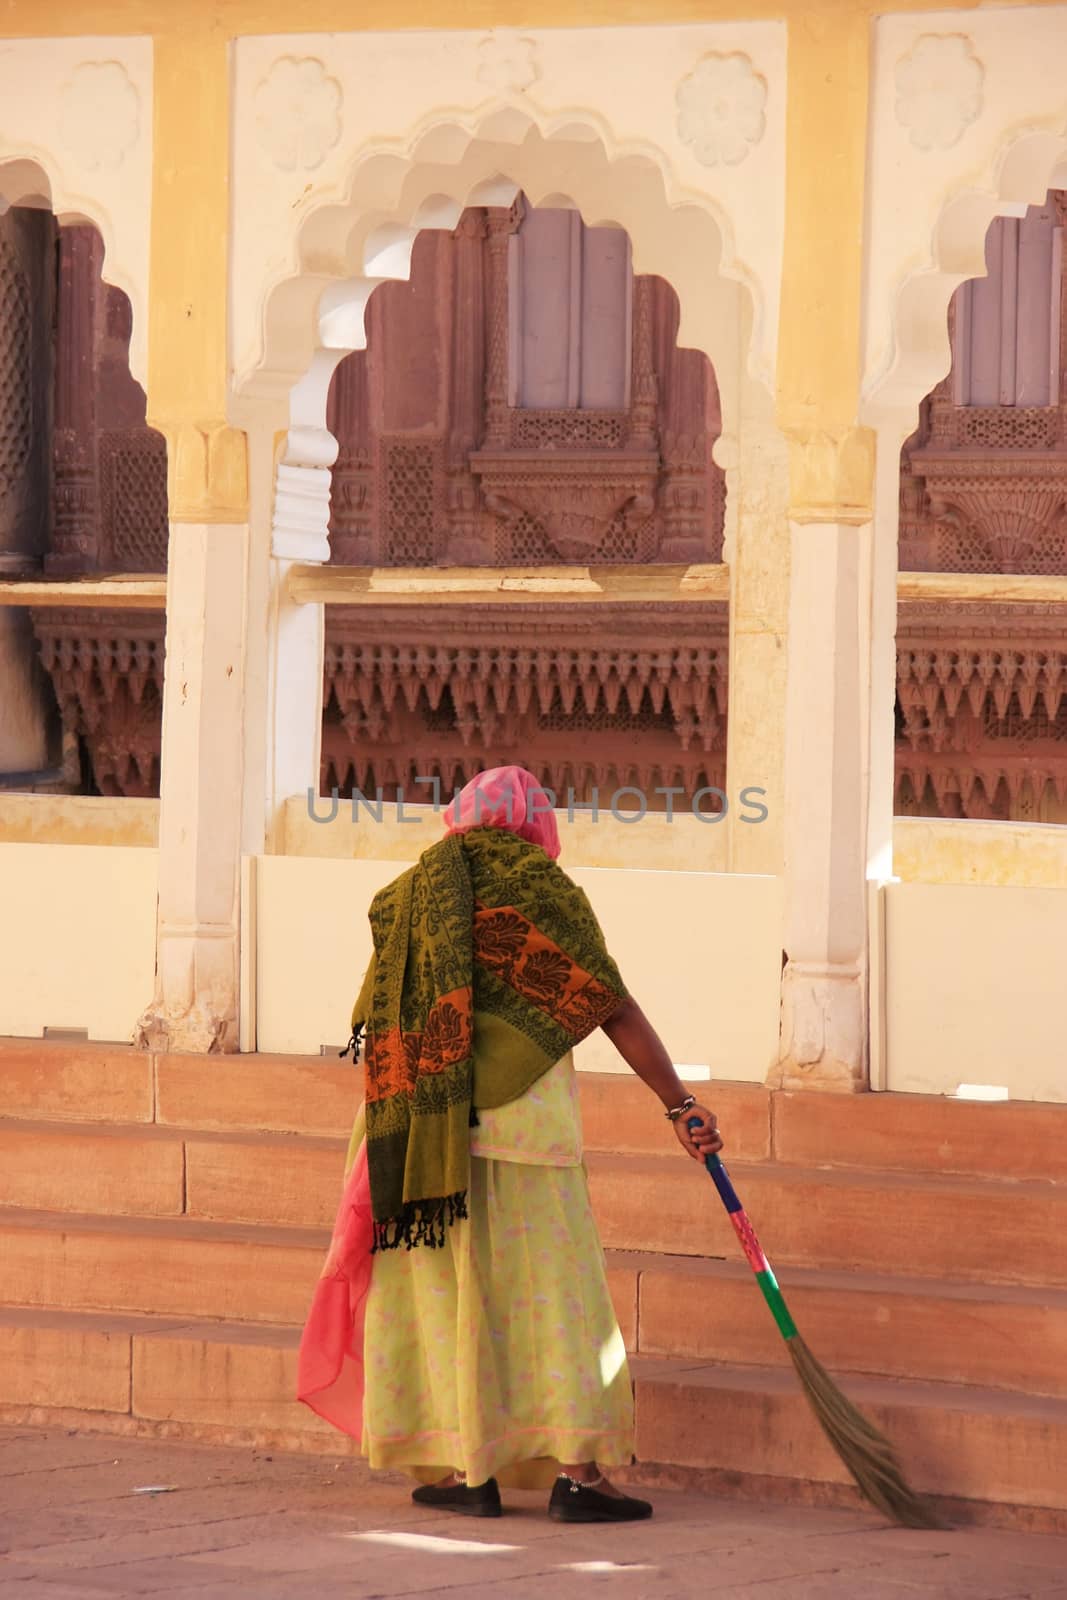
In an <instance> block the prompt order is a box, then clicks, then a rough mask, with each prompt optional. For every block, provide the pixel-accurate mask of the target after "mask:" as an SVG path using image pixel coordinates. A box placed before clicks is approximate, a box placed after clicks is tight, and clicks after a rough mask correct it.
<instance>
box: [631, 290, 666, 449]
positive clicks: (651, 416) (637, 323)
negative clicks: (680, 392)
mask: <svg viewBox="0 0 1067 1600" xmlns="http://www.w3.org/2000/svg"><path fill="white" fill-rule="evenodd" d="M633 286H634V311H633V360H632V362H631V370H632V372H633V392H632V394H631V397H630V448H631V450H649V451H652V450H656V449H658V448H659V440H658V439H657V437H656V405H657V400H658V393H659V391H658V386H657V383H656V368H655V364H654V361H655V357H654V354H653V349H652V281H651V279H650V278H647V277H635V278H634V280H633Z"/></svg>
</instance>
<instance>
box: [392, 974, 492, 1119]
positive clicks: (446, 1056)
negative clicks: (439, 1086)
mask: <svg viewBox="0 0 1067 1600" xmlns="http://www.w3.org/2000/svg"><path fill="white" fill-rule="evenodd" d="M473 1040H474V1026H473V1016H472V1001H471V991H470V990H469V989H467V988H463V989H453V990H452V992H451V994H444V995H442V996H441V997H440V999H439V1000H437V1001H436V1002H435V1004H434V1006H433V1009H432V1010H431V1012H430V1014H429V1016H428V1017H427V1019H426V1027H425V1028H424V1029H423V1031H422V1033H402V1032H401V1030H400V1029H399V1028H390V1029H389V1030H388V1032H386V1033H383V1034H375V1035H373V1036H372V1037H370V1038H368V1040H367V1073H366V1084H367V1100H368V1102H372V1101H376V1100H388V1099H390V1098H391V1097H392V1096H393V1095H397V1094H408V1095H410V1094H413V1093H414V1090H415V1080H416V1078H417V1077H418V1076H419V1074H420V1073H423V1072H444V1070H445V1068H446V1067H451V1066H454V1065H455V1063H456V1062H457V1061H465V1060H466V1059H467V1058H468V1056H469V1055H470V1054H471V1051H472V1049H473Z"/></svg>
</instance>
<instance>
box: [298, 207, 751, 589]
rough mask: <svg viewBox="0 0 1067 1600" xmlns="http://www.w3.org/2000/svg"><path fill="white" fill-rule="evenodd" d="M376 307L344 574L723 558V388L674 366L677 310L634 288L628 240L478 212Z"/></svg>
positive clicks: (348, 454)
mask: <svg viewBox="0 0 1067 1600" xmlns="http://www.w3.org/2000/svg"><path fill="white" fill-rule="evenodd" d="M370 307H371V310H370V312H369V316H368V346H367V350H366V351H365V352H361V353H359V354H356V355H352V356H349V357H348V358H347V359H346V360H345V361H344V362H343V363H342V364H341V366H340V367H339V368H338V371H337V374H336V376H335V379H334V383H333V387H332V390H331V395H330V403H329V411H328V419H329V424H330V427H331V428H332V429H333V431H334V433H335V435H336V437H337V439H338V447H339V454H338V464H337V471H336V473H335V480H334V494H333V501H332V515H331V545H332V555H333V559H334V560H343V561H346V562H353V563H356V564H388V565H409V564H416V563H419V564H434V563H442V564H449V563H467V564H479V563H486V564H499V565H504V564H528V563H536V564H545V563H558V562H560V561H564V562H568V561H573V562H581V563H583V564H585V563H587V562H590V561H593V562H596V561H608V562H626V561H656V560H669V561H688V560H700V561H708V560H716V559H718V557H719V555H720V554H721V549H722V526H723V515H724V505H725V486H724V480H723V475H722V473H721V471H720V470H719V468H718V467H716V466H715V465H714V463H713V462H712V460H711V447H712V445H713V443H714V441H715V439H716V437H717V436H718V433H719V431H720V428H721V418H720V413H719V401H718V391H717V388H716V385H715V379H714V374H713V373H712V371H711V367H710V364H709V363H708V361H707V359H706V358H705V357H704V356H703V355H702V354H701V353H699V352H697V351H686V350H679V349H678V348H677V343H676V336H677V325H678V314H677V302H676V299H675V297H674V294H673V292H672V291H671V289H670V288H669V286H668V285H667V284H664V283H663V282H662V281H661V280H658V279H649V278H637V279H634V278H633V276H632V273H631V271H630V266H629V242H628V240H627V238H626V235H625V234H623V233H620V232H619V231H618V230H615V229H594V230H590V229H586V228H584V227H583V225H582V223H581V221H580V219H579V218H578V217H577V215H576V213H573V212H566V211H558V212H555V211H549V212H535V211H529V212H528V211H527V210H526V208H525V205H524V203H522V202H521V201H520V202H518V203H517V204H516V206H515V207H513V208H511V209H510V210H502V209H495V210H489V211H483V210H472V211H468V212H467V213H465V214H464V217H463V219H462V221H461V223H460V225H459V227H458V228H457V229H456V230H455V231H454V233H452V234H445V233H435V234H428V235H423V236H420V238H419V239H418V240H417V241H416V245H415V250H414V253H413V256H412V271H411V281H410V283H409V284H402V285H401V284H388V285H384V286H382V288H380V289H378V290H376V291H375V293H374V295H373V296H372V297H371V301H370ZM509 401H511V402H514V403H509ZM520 402H521V403H520Z"/></svg>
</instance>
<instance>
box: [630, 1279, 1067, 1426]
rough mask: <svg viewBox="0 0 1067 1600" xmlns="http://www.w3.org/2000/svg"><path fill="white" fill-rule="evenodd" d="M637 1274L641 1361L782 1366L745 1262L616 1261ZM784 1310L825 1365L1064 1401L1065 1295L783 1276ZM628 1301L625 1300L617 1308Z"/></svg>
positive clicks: (777, 1340)
mask: <svg viewBox="0 0 1067 1600" xmlns="http://www.w3.org/2000/svg"><path fill="white" fill-rule="evenodd" d="M612 1259H613V1260H614V1261H615V1263H616V1275H617V1280H618V1281H621V1273H622V1269H623V1267H624V1265H625V1266H626V1267H627V1268H628V1269H629V1270H632V1271H633V1272H635V1274H636V1278H637V1281H636V1284H635V1285H634V1292H635V1294H636V1326H637V1333H636V1337H632V1338H631V1339H630V1341H629V1342H628V1345H627V1348H628V1349H631V1350H636V1351H639V1352H640V1353H641V1354H643V1355H652V1356H669V1357H674V1358H684V1359H692V1360H696V1361H706V1362H728V1363H736V1364H741V1365H745V1364H747V1365H753V1366H755V1365H759V1366H771V1367H775V1366H779V1367H780V1366H783V1365H784V1364H785V1363H786V1361H787V1354H786V1350H785V1346H784V1344H783V1342H782V1338H781V1335H780V1334H779V1332H778V1329H777V1327H776V1325H775V1322H774V1320H773V1318H772V1317H771V1315H770V1312H769V1311H768V1309H767V1307H766V1305H765V1303H764V1300H763V1296H762V1295H761V1294H760V1292H759V1289H758V1287H757V1285H756V1284H755V1282H754V1281H753V1277H752V1272H751V1270H750V1268H749V1267H748V1264H747V1263H746V1262H736V1261H700V1260H696V1259H688V1260H687V1259H684V1258H680V1257H665V1256H650V1255H639V1254H633V1255H629V1254H627V1255H617V1256H614V1257H613V1258H612ZM779 1276H780V1280H781V1284H782V1289H783V1291H784V1293H785V1294H786V1297H787V1300H788V1304H789V1309H790V1311H791V1312H792V1314H793V1317H794V1319H795V1321H796V1323H797V1326H798V1327H799V1328H800V1331H801V1333H802V1335H803V1336H804V1338H805V1339H806V1340H807V1342H808V1343H809V1345H810V1346H811V1348H812V1350H814V1352H815V1354H816V1355H817V1356H818V1358H819V1360H820V1361H821V1362H822V1363H823V1365H824V1366H826V1367H827V1368H829V1369H830V1370H831V1371H833V1372H837V1373H840V1372H850V1373H856V1374H859V1375H864V1374H865V1375H870V1376H879V1377H888V1378H906V1379H917V1380H921V1381H926V1382H940V1383H954V1384H970V1385H975V1386H979V1387H985V1388H995V1389H1010V1390H1016V1391H1019V1392H1025V1393H1028V1394H1034V1395H1049V1396H1053V1397H1055V1398H1058V1399H1063V1400H1067V1290H1065V1289H1048V1288H1045V1289H1027V1288H1018V1287H1015V1286H1003V1285H991V1284H960V1283H945V1282H943V1281H942V1280H940V1279H923V1278H904V1277H886V1276H883V1275H879V1274H875V1273H861V1272H825V1271H818V1270H812V1269H809V1268H803V1267H787V1268H785V1269H784V1270H783V1271H782V1272H781V1273H780V1275H779ZM628 1303H629V1301H628V1300H627V1304H628Z"/></svg>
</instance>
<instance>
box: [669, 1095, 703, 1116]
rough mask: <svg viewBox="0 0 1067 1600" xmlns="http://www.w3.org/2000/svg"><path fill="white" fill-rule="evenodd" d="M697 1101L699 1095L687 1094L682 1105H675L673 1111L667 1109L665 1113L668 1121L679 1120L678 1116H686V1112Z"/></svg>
mask: <svg viewBox="0 0 1067 1600" xmlns="http://www.w3.org/2000/svg"><path fill="white" fill-rule="evenodd" d="M696 1103H697V1097H696V1095H695V1094H689V1095H686V1097H685V1099H684V1100H683V1101H682V1103H681V1105H680V1106H675V1107H674V1110H673V1111H665V1112H664V1113H663V1115H664V1116H665V1117H666V1118H667V1121H668V1122H677V1121H678V1118H679V1117H684V1116H685V1114H686V1112H687V1111H691V1110H692V1109H693V1107H694V1106H695V1105H696Z"/></svg>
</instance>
